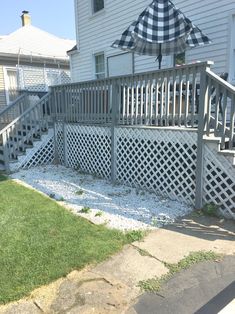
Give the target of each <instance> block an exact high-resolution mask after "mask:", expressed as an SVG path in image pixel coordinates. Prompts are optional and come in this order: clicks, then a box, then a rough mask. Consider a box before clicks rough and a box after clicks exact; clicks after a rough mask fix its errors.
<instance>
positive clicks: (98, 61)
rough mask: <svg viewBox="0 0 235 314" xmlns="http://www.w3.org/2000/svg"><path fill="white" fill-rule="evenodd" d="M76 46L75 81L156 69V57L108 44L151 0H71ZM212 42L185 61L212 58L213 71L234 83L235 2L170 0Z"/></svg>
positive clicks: (165, 64) (72, 53) (72, 55)
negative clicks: (225, 73)
mask: <svg viewBox="0 0 235 314" xmlns="http://www.w3.org/2000/svg"><path fill="white" fill-rule="evenodd" d="M74 2H75V16H76V34H77V47H76V48H74V49H72V50H71V51H70V52H68V54H69V56H70V60H71V71H72V79H73V81H84V80H90V79H95V78H102V77H107V76H112V75H121V74H129V73H138V72H144V71H149V70H153V69H157V63H156V62H155V59H156V58H154V57H148V56H139V55H136V54H135V55H133V54H131V53H125V54H123V53H122V51H121V50H118V49H113V48H111V47H110V46H111V44H112V42H113V41H114V40H115V39H119V38H120V35H121V33H122V32H123V31H124V30H125V29H126V28H127V27H128V26H129V25H130V23H131V22H132V21H133V20H135V19H136V18H137V17H138V15H139V14H140V13H141V12H142V11H143V10H144V9H145V7H146V6H147V5H148V4H150V3H151V0H119V1H113V0H75V1H74ZM173 2H174V4H175V5H176V7H177V8H179V9H181V10H182V12H183V13H185V15H186V16H187V17H189V18H190V19H191V20H192V21H193V22H194V23H195V24H196V25H197V26H198V27H199V28H201V29H202V30H203V32H204V33H205V34H206V35H208V36H209V37H210V39H211V40H212V44H210V45H207V46H203V47H198V48H194V49H192V50H190V51H187V52H186V56H185V61H186V63H191V62H196V61H205V60H212V61H214V62H215V65H214V67H213V70H214V71H215V72H216V73H218V74H220V73H222V72H225V71H226V72H229V81H230V82H232V83H234V84H235V1H231V0H205V1H203V2H202V3H199V2H197V1H195V0H173ZM172 65H173V56H168V57H164V58H163V63H162V67H169V66H172Z"/></svg>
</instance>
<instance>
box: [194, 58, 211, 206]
mask: <svg viewBox="0 0 235 314" xmlns="http://www.w3.org/2000/svg"><path fill="white" fill-rule="evenodd" d="M210 64H211V63H210V62H208V63H207V64H206V65H205V66H204V67H203V68H202V70H201V79H200V97H199V108H198V134H197V136H198V137H197V162H196V191H195V208H196V209H201V208H202V206H203V182H204V162H203V161H204V149H205V145H204V142H203V136H204V133H205V130H206V117H207V110H208V91H209V88H208V77H207V75H206V70H207V69H209V68H210Z"/></svg>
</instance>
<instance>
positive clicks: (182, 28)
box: [111, 0, 211, 69]
mask: <svg viewBox="0 0 235 314" xmlns="http://www.w3.org/2000/svg"><path fill="white" fill-rule="evenodd" d="M210 42H211V41H210V39H209V38H208V37H207V36H205V35H204V34H203V33H202V32H201V30H200V29H199V28H198V27H197V26H195V25H194V24H193V23H192V22H191V21H190V20H189V19H188V18H187V17H185V15H184V14H183V13H182V12H181V11H180V10H179V9H177V8H176V7H175V5H174V4H173V3H172V2H171V1H170V0H154V1H152V3H151V4H150V5H149V6H148V7H147V8H146V9H145V10H144V11H143V12H142V13H141V14H140V15H139V17H138V19H137V20H136V21H134V22H132V23H131V25H130V26H129V27H128V28H127V29H126V30H125V31H124V32H123V33H122V35H121V38H120V39H119V40H115V41H114V43H113V44H112V46H111V47H113V48H120V49H122V50H127V51H132V52H136V53H138V54H141V55H149V56H158V58H157V59H158V61H159V69H160V68H161V60H162V55H170V54H178V53H181V52H184V51H185V50H187V49H190V48H192V47H196V46H202V45H205V44H209V43H210Z"/></svg>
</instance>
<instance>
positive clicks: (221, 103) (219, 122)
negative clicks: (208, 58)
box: [205, 69, 235, 149]
mask: <svg viewBox="0 0 235 314" xmlns="http://www.w3.org/2000/svg"><path fill="white" fill-rule="evenodd" d="M206 75H207V86H208V96H207V98H206V103H205V105H206V108H205V111H206V134H207V135H208V136H211V135H214V136H215V137H219V138H221V144H220V146H221V149H226V148H227V149H234V148H235V132H234V129H235V87H233V86H232V85H230V84H229V83H227V82H226V81H224V80H223V79H221V78H220V77H219V76H218V75H216V74H215V73H213V72H212V71H210V70H209V69H208V70H207V71H206Z"/></svg>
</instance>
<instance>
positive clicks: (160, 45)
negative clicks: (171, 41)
mask: <svg viewBox="0 0 235 314" xmlns="http://www.w3.org/2000/svg"><path fill="white" fill-rule="evenodd" d="M157 60H158V64H159V67H158V68H159V70H160V69H161V64H162V44H159V55H158V57H157Z"/></svg>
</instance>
